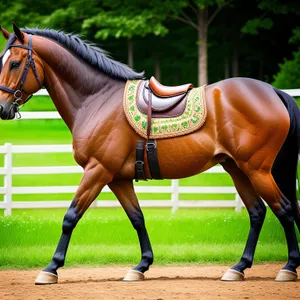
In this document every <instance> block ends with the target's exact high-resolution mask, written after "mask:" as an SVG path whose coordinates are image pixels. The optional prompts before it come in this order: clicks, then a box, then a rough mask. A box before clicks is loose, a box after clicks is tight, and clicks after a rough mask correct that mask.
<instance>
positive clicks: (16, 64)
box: [9, 61, 21, 71]
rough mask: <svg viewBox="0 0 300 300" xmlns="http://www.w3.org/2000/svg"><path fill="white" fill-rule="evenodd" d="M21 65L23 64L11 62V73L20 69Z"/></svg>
mask: <svg viewBox="0 0 300 300" xmlns="http://www.w3.org/2000/svg"><path fill="white" fill-rule="evenodd" d="M20 64H21V62H17V61H12V62H10V65H9V69H10V71H11V70H16V69H18V68H19V66H20Z"/></svg>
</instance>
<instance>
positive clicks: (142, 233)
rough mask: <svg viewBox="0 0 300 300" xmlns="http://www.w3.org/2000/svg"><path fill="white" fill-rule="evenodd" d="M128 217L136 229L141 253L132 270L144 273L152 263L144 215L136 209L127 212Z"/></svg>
mask: <svg viewBox="0 0 300 300" xmlns="http://www.w3.org/2000/svg"><path fill="white" fill-rule="evenodd" d="M128 217H129V219H130V221H131V223H132V225H133V227H134V229H135V230H136V231H137V234H138V238H139V242H140V247H141V254H142V258H141V262H140V263H139V264H138V265H137V266H136V267H134V268H133V270H136V271H139V272H142V273H144V272H146V271H147V270H148V269H149V266H150V265H151V264H152V263H153V252H152V248H151V244H150V240H149V236H148V233H147V230H146V226H145V221H144V216H143V213H142V212H141V210H137V211H135V212H131V213H128Z"/></svg>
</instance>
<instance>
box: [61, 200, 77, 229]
mask: <svg viewBox="0 0 300 300" xmlns="http://www.w3.org/2000/svg"><path fill="white" fill-rule="evenodd" d="M72 204H73V203H72ZM78 220H79V217H78V214H77V210H76V207H75V206H74V205H71V206H70V208H69V209H68V211H67V212H66V214H65V216H64V220H63V225H62V230H63V233H65V234H69V233H71V232H72V230H73V229H74V228H75V226H76V224H77V222H78Z"/></svg>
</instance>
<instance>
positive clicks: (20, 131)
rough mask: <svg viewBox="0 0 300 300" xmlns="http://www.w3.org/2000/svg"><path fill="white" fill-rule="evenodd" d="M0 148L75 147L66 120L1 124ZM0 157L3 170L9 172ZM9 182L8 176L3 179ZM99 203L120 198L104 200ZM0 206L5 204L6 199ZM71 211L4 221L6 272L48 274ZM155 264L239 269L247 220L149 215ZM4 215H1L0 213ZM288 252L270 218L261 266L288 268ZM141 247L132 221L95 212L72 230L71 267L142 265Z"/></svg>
mask: <svg viewBox="0 0 300 300" xmlns="http://www.w3.org/2000/svg"><path fill="white" fill-rule="evenodd" d="M24 110H35V111H40V110H53V104H52V102H51V101H49V98H47V97H34V98H33V99H32V100H31V101H30V102H29V103H28V104H26V106H25V107H24V108H23V111H24ZM0 128H1V133H2V134H1V135H0V144H4V143H7V142H10V143H13V144H15V145H22V144H69V143H71V134H70V132H69V130H68V128H67V127H66V125H65V124H64V123H63V121H61V120H19V121H6V122H2V121H0ZM1 158H3V156H2V157H1V156H0V166H3V159H1ZM13 162H14V166H54V165H76V163H75V162H74V159H73V157H72V154H71V153H63V154H18V155H14V156H13ZM80 177H81V175H80V174H65V175H37V176H35V175H26V176H23V175H15V176H14V177H13V185H14V186H35V185H78V183H79V181H80ZM0 180H3V176H0ZM167 184H170V181H168V180H164V181H149V182H147V183H145V182H142V183H138V185H167ZM180 184H181V185H186V186H190V185H191V186H192V185H203V186H218V185H228V186H230V185H232V181H231V179H230V177H229V175H227V174H201V175H198V176H194V177H191V178H186V179H183V180H181V181H180ZM138 196H139V199H170V194H161V193H160V194H153V193H152V194H140V195H138ZM72 197H73V195H71V194H58V195H13V200H14V201H20V200H22V201H29V200H30V201H32V200H36V201H43V200H71V199H72ZM100 199H114V196H113V195H112V194H109V193H106V194H102V195H101V196H100ZM181 199H182V200H185V199H190V200H193V199H234V195H232V194H227V195H225V194H223V195H217V194H216V195H193V194H188V195H181ZM0 201H1V198H0ZM65 211H66V210H65V209H56V210H55V209H47V210H40V209H36V210H14V211H13V216H10V217H0V237H1V243H0V268H2V269H7V268H23V269H24V268H25V269H26V268H34V267H39V268H41V267H44V266H45V265H47V263H48V262H49V261H50V259H51V257H52V255H53V252H54V250H55V247H56V245H57V242H58V239H59V236H60V232H61V223H62V219H63V216H64V213H65ZM144 215H145V217H146V222H147V228H148V232H149V235H150V238H151V241H152V246H153V250H154V254H155V263H156V264H158V265H166V264H170V263H177V264H178V263H228V264H232V263H234V262H237V261H238V259H239V258H240V255H241V253H242V251H243V248H244V246H245V241H246V237H247V234H248V228H249V220H248V216H247V213H246V211H245V210H243V211H242V213H239V214H237V213H235V212H234V211H233V210H229V209H224V210H217V209H216V210H203V209H202V210H198V209H194V210H187V209H180V210H179V211H177V212H176V213H175V214H173V215H172V214H171V212H170V209H145V210H144ZM0 216H3V211H0ZM286 256H287V249H286V243H285V238H284V235H283V231H282V229H281V227H280V225H279V224H278V222H277V220H275V218H274V216H273V215H272V214H270V213H269V212H268V216H267V219H266V222H265V226H264V228H263V230H262V234H261V237H260V241H259V243H258V247H257V255H256V258H255V260H256V262H265V261H268V262H270V261H284V260H286ZM139 257H140V253H139V245H138V240H137V237H136V233H135V232H134V230H133V228H132V226H131V224H130V222H129V221H128V219H127V217H126V215H125V213H124V212H123V211H122V210H121V209H89V210H88V211H87V213H86V214H85V216H84V217H83V219H82V220H81V221H80V222H79V224H78V225H77V228H76V229H75V231H74V234H73V237H72V240H71V244H70V248H69V252H68V256H67V265H68V266H76V265H108V264H128V265H132V266H133V265H134V264H136V263H138V261H139Z"/></svg>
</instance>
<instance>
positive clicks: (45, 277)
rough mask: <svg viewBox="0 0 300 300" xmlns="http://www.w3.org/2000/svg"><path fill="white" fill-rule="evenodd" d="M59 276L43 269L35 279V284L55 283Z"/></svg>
mask: <svg viewBox="0 0 300 300" xmlns="http://www.w3.org/2000/svg"><path fill="white" fill-rule="evenodd" d="M57 280H58V276H57V275H55V274H53V273H50V272H45V271H41V272H40V274H39V275H38V277H37V278H36V279H35V282H34V283H35V284H54V283H57Z"/></svg>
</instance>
